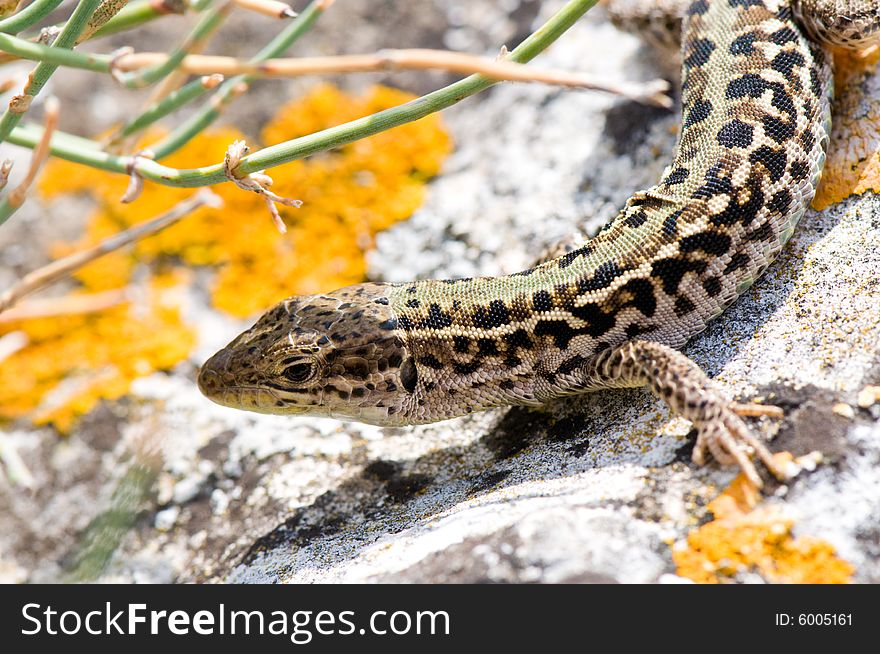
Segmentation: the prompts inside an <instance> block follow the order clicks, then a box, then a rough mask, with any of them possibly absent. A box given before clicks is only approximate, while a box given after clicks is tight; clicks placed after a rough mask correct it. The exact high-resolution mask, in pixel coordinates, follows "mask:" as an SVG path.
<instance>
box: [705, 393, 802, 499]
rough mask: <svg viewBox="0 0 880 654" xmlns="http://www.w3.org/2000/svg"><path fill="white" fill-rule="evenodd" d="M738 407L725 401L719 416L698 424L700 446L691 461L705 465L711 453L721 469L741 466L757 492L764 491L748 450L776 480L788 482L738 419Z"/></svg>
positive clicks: (757, 439) (770, 454) (766, 450)
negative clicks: (723, 466) (760, 489)
mask: <svg viewBox="0 0 880 654" xmlns="http://www.w3.org/2000/svg"><path fill="white" fill-rule="evenodd" d="M719 399H720V398H719ZM736 406H742V405H736V404H726V405H725V404H723V401H722V403H720V404H719V407H718V408H720V412H719V414H718V415H716V416H714V417H713V418H711V419H708V420H706V421H701V422H699V423H697V424H696V426H697V444H696V446H695V447H694V452H693V455H692V457H691V458H692V460H693V462H694V463H695V464H697V465H704V464H705V462H706V452H707V451H708V452H710V453H711V454H712V457H713V458H714V459H715V460H716V461H717V462H718V463H719V464H721V465H737V466H739V468H740V469H741V470H742V472H743V474H745V476H746V477H747V478H748V480H749V481H750V482H751V483H752V484H753V485H754V486H755V487H756V488H762V487H763V486H764V482H763V481H762V480H761V477H760V475H758V471H757V469H756V468H755V464H754V463H753V462H752V460H751V458H750V456H749V454H750V452H749V450H751V452H753V453H754V454H755V455H756V456H757V457H758V459H759V460H760V461H761V463H763V464H764V466H765V467H766V468H767V470H769V471H770V472H771V474H773V476H774V477H776V478H777V479H779V480H780V481H784V480H786V479H787V478H788V475H787V474H786V472H785V471H784V470H783V469H782V467H781V466H780V465H779V464H778V463H777V462H776V460H775V459H774V458H773V454H772V453H771V452H770V450H768V449H767V446H766V445H764V443H763V442H761V440H760V439H759V438H758V437H757V436H755V434H754V433H753V432H752V430H751V429H750V428H749V426H748V425H747V424H746V423H745V422H744V421H743V420H742V418H740V417H739V416H738V415H737V411H736V408H735V407H736ZM774 408H775V407H774Z"/></svg>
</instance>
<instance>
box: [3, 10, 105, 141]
mask: <svg viewBox="0 0 880 654" xmlns="http://www.w3.org/2000/svg"><path fill="white" fill-rule="evenodd" d="M100 4H101V0H82V1H81V2H79V3H77V5H76V8H75V9H74V10H73V14H71V16H70V18H69V19H68V21H67V23H66V24H65V25H64V29H62V30H61V34H59V35H58V38H57V39H55V43H53V44H52V46H51V49H57V50H61V49H70V48H72V47H73V46H74V44H75V43H76V40H77V39H78V38H79V35H80V34H81V33H82V31H83V30H84V29H85V28H86V25H87V24H88V21H89V18H91V16H92V14H93V13H95V10H96V9H97V8H98V6H99V5H100ZM9 38H14V37H9ZM56 68H58V66H57V65H55V64H50V63H46V62H40V63H39V64H37V66H36V68H34V71H33V74H32V78H31V81H30V83H29V84H28V85H27V94H28V95H30V96H32V97H36V96H37V94H38V93H39V92H40V91H41V90H42V88H43V86H44V85H45V84H46V82H48V81H49V78H50V77H51V76H52V73H54V72H55V69H56ZM22 115H23V114H22V113H15V112H13V111H10V110H9V109H7V110H6V112H5V113H4V114H3V117H2V118H0V143H2V142H3V141H5V140H6V139H7V137H8V136H9V133H10V132H11V131H12V129H13V128H14V127H15V126H16V125H17V124H18V123H19V122H20V121H21V117H22Z"/></svg>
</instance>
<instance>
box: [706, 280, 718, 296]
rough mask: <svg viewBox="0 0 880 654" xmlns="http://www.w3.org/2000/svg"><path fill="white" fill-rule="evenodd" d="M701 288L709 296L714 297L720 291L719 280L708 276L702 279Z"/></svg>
mask: <svg viewBox="0 0 880 654" xmlns="http://www.w3.org/2000/svg"><path fill="white" fill-rule="evenodd" d="M703 290H704V291H706V294H707V295H708V296H709V297H715V296H716V295H718V294H719V293H720V292H721V280H720V279H718V278H717V277H708V278H706V279H704V280H703Z"/></svg>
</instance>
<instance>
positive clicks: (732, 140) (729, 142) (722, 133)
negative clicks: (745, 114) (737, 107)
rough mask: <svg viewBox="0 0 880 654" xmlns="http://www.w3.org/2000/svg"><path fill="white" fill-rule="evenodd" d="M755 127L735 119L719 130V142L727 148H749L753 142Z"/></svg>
mask: <svg viewBox="0 0 880 654" xmlns="http://www.w3.org/2000/svg"><path fill="white" fill-rule="evenodd" d="M754 132H755V128H754V127H752V126H751V125H749V124H747V123H744V122H742V121H741V120H738V119H734V120H731V121H730V122H729V123H727V124H726V125H724V126H723V127H722V128H721V130H719V132H718V143H720V144H721V145H723V146H724V147H727V148H747V147H749V146H750V145H751V144H752V139H753V138H754Z"/></svg>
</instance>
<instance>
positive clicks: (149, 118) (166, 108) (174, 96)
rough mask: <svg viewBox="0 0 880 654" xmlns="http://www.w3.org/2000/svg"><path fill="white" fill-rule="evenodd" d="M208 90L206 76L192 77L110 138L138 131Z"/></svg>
mask: <svg viewBox="0 0 880 654" xmlns="http://www.w3.org/2000/svg"><path fill="white" fill-rule="evenodd" d="M210 90H211V87H210V86H208V85H206V78H204V77H200V78H199V79H194V80H193V81H191V82H190V83H189V84H186V85H184V86H182V87H180V88H179V89H177V90H176V91H172V92H171V93H170V94H168V96H167V97H165V98H163V99H162V100H161V101H159V102H157V103H156V104H154V105H152V106H150V107H148V108H147V109H146V111H144V112H143V113H142V114H140V115H139V116H137V117H135V118H134V119H133V120H131V121H129V122H128V123H126V124H125V125H124V126H123V127H122V128H121V129H120V130H119V132H118V133H117V134H115V135H114V136H113V139H112V140H113V141H119V140H121V139H124V138H125V137H127V136H131V135H132V134H135V133H136V132H140V131H141V130H143V129H144V128H146V127H149V126H150V125H152V124H153V123H155V122H156V121H157V120H161V119H162V118H164V117H165V116H167V115H168V114H170V113H172V112H173V111H176V110H177V109H179V108H180V107H182V106H183V105H185V104H187V103H189V102H192V101H193V100H195V99H196V98H200V97H201V96H203V95H204V94H205V93H207V92H208V91H210Z"/></svg>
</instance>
